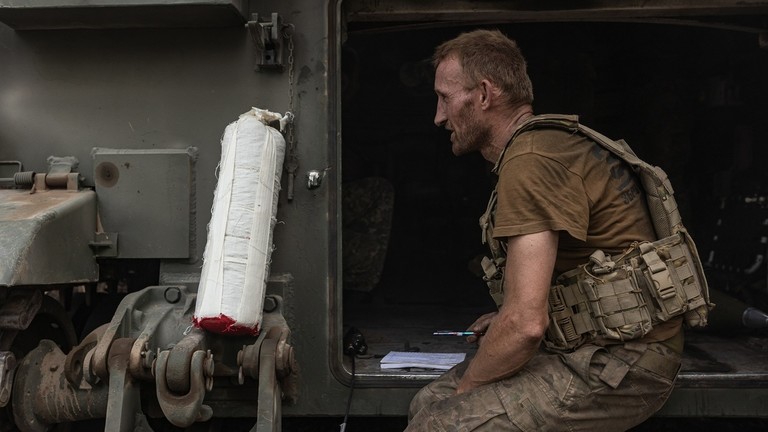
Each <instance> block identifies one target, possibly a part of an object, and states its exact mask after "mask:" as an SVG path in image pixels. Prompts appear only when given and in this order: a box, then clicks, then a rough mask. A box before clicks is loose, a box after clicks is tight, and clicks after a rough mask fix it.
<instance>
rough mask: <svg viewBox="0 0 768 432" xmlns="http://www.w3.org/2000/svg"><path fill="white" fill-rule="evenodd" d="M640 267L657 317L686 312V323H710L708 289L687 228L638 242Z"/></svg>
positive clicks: (665, 318) (655, 317)
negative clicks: (659, 238)
mask: <svg viewBox="0 0 768 432" xmlns="http://www.w3.org/2000/svg"><path fill="white" fill-rule="evenodd" d="M639 250H640V256H639V259H640V260H641V261H642V263H641V268H642V274H643V276H644V279H645V282H646V283H647V287H648V292H649V294H650V295H651V297H652V300H653V306H654V308H655V316H654V319H655V320H657V321H667V320H669V319H670V318H672V317H675V316H678V315H683V316H684V320H685V323H686V325H687V326H689V327H691V328H700V327H705V326H706V325H707V317H708V314H709V310H710V309H711V308H712V307H713V306H714V305H712V304H711V303H710V301H709V288H708V286H707V281H706V279H705V277H704V270H703V268H702V266H701V261H700V259H699V256H698V253H697V250H696V245H695V244H694V243H693V239H691V237H690V236H689V235H688V233H687V232H686V231H684V230H683V231H680V232H678V233H676V234H674V235H671V236H669V237H666V238H663V239H661V240H658V241H655V242H653V243H641V244H640V245H639Z"/></svg>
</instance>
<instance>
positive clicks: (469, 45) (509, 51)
mask: <svg viewBox="0 0 768 432" xmlns="http://www.w3.org/2000/svg"><path fill="white" fill-rule="evenodd" d="M450 57H453V58H455V59H456V60H458V63H459V65H460V66H461V69H462V72H463V74H464V85H465V87H466V88H467V89H472V88H474V87H475V86H477V85H478V84H479V83H480V82H481V81H482V80H484V79H487V80H489V81H491V82H492V83H493V84H495V85H496V86H497V87H499V88H500V89H501V90H502V91H503V95H504V98H505V101H506V103H507V104H508V105H509V106H510V107H516V106H518V105H522V104H531V103H533V85H532V84H531V79H530V78H529V77H528V72H527V71H526V63H525V58H524V57H523V54H522V52H521V51H520V48H519V47H518V46H517V43H516V42H515V41H513V40H511V39H509V38H508V37H506V36H505V35H504V34H502V33H501V32H500V31H498V30H475V31H471V32H467V33H462V34H461V35H459V36H457V37H456V38H454V39H451V40H449V41H447V42H444V43H443V44H441V45H440V46H438V47H437V49H435V53H434V55H433V56H432V63H433V65H434V66H435V67H436V68H437V67H438V66H439V65H440V63H441V62H443V61H444V60H446V59H447V58H450Z"/></svg>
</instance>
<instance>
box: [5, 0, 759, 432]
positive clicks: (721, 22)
mask: <svg viewBox="0 0 768 432" xmlns="http://www.w3.org/2000/svg"><path fill="white" fill-rule="evenodd" d="M474 28H499V29H501V30H502V31H504V32H505V33H506V34H508V35H509V36H510V37H512V38H514V39H516V40H517V41H518V43H519V44H520V46H521V48H522V50H523V53H524V54H525V55H526V57H527V59H528V66H529V72H530V75H531V76H532V79H533V82H534V89H535V95H536V101H535V103H534V105H535V110H536V112H538V113H547V112H550V113H567V114H578V115H580V118H581V121H582V122H583V123H585V124H587V125H589V126H591V127H594V128H596V129H598V130H600V131H602V132H603V133H605V134H606V135H608V136H611V137H613V138H624V139H626V140H627V141H628V142H629V143H630V145H632V146H633V148H634V149H635V151H636V152H637V153H638V154H639V155H640V156H641V157H642V158H643V159H645V160H647V161H648V162H650V163H653V164H656V165H659V166H662V167H664V169H665V170H666V171H667V172H668V173H669V174H670V177H671V179H672V184H673V185H674V186H675V188H676V197H677V199H678V202H679V204H680V206H681V209H682V212H683V216H684V218H685V221H686V225H687V226H688V228H689V230H690V231H691V233H692V234H693V236H694V238H695V239H696V240H697V242H698V244H699V250H700V253H701V254H702V256H703V258H704V261H705V267H706V271H707V272H708V279H709V283H710V287H711V290H712V295H713V297H714V302H715V303H717V304H718V306H717V308H716V309H715V311H713V312H712V315H711V325H710V328H709V329H708V330H706V331H696V332H693V331H689V332H688V333H687V342H686V353H685V360H684V364H683V368H682V370H681V372H680V375H679V379H678V381H677V385H676V388H675V391H674V393H673V394H672V396H671V398H670V400H669V402H668V403H667V404H666V406H665V407H664V409H663V410H662V411H661V412H660V413H659V414H658V415H659V416H669V417H764V416H766V413H767V412H766V410H765V407H766V406H768V333H766V330H765V328H766V325H767V323H766V320H765V314H764V313H762V312H761V311H765V310H768V279H767V278H768V276H767V272H766V265H767V264H766V262H767V261H766V253H767V252H768V251H767V250H766V248H767V247H768V240H766V239H768V228H767V227H768V178H767V176H768V175H767V174H766V170H765V166H766V162H768V147H767V146H766V145H765V142H766V141H767V140H768V129H766V127H765V123H764V121H765V118H766V116H767V115H768V50H767V48H768V1H765V0H754V1H750V2H742V1H735V0H707V1H703V0H677V1H663V0H659V1H634V0H616V1H607V0H597V1H591V2H580V3H574V2H568V1H550V2H534V1H493V0H487V1H478V2H465V1H453V0H447V1H446V0H441V1H433V0H420V1H411V0H344V1H334V0H329V1H309V0H281V1H275V0H250V1H247V0H243V1H238V0H109V1H107V0H56V1H54V0H39V1H25V0H0V161H2V162H0V170H1V171H0V183H1V185H0V186H1V189H0V405H1V406H2V407H3V408H2V415H1V419H0V424H2V428H3V430H21V431H44V430H49V429H52V428H59V429H61V428H67V427H71V428H73V430H85V429H80V428H81V427H82V428H84V427H85V426H84V425H85V424H92V422H97V426H96V427H97V429H98V428H102V429H103V430H108V431H117V430H120V431H131V430H142V431H148V430H220V429H223V428H225V427H229V426H228V425H229V424H232V423H228V422H230V421H231V422H239V423H238V424H245V425H247V427H246V429H245V430H248V429H250V430H256V431H277V430H280V429H281V424H282V420H281V419H282V418H304V417H321V416H337V417H340V416H343V415H345V414H349V415H351V416H403V415H405V414H406V412H407V407H408V403H409V401H410V399H411V397H412V396H413V394H414V393H415V392H416V390H417V389H418V388H420V387H421V386H423V385H424V384H426V383H428V382H429V381H430V380H432V379H434V378H435V376H437V374H438V373H439V372H436V371H433V370H428V369H418V368H410V369H382V368H381V367H380V365H379V362H380V360H381V358H382V356H383V355H385V354H387V353H388V352H390V351H421V352H438V353H439V352H463V353H467V354H468V355H472V353H473V349H474V348H473V346H472V345H469V344H467V343H465V341H464V340H463V338H458V337H445V336H433V334H432V333H433V331H435V330H463V329H465V328H466V327H467V326H468V325H469V324H471V323H472V322H473V320H474V318H475V317H476V316H478V315H480V314H481V313H484V312H487V311H490V310H491V309H492V308H493V303H492V302H491V300H490V297H488V295H487V290H486V288H485V285H484V283H483V281H482V280H481V279H480V278H479V277H478V276H476V275H475V273H476V270H477V262H478V261H477V257H478V256H480V255H481V254H483V253H484V250H483V246H482V245H481V242H480V230H479V228H478V226H477V218H478V217H479V216H480V215H481V214H482V212H483V211H484V209H485V204H486V199H487V196H488V193H489V192H490V190H491V188H492V184H493V181H494V180H493V175H492V174H491V173H490V169H489V168H490V167H489V166H488V165H487V164H486V163H485V162H484V161H483V160H481V159H480V158H479V156H477V155H475V156H466V157H461V158H456V157H454V156H453V155H452V154H451V152H450V148H449V147H450V146H449V140H448V137H447V135H446V133H445V131H442V130H440V129H439V128H437V127H435V126H434V124H433V116H434V105H435V101H436V98H435V96H434V93H433V90H432V81H431V80H432V71H431V65H430V56H431V53H432V50H433V48H434V47H435V46H436V45H437V44H439V43H440V42H442V41H444V40H447V39H449V38H451V37H453V36H455V35H457V34H458V33H460V32H462V31H465V30H469V29H474ZM251 107H258V108H263V109H268V110H271V111H274V112H278V113H285V112H291V113H292V114H293V115H294V120H293V124H292V126H289V128H288V129H287V131H286V133H285V141H286V155H285V165H284V172H283V174H282V182H281V184H282V191H281V192H280V198H279V205H278V210H277V220H278V223H277V224H276V225H275V228H274V238H273V243H274V251H273V253H272V257H271V265H270V276H269V282H268V284H267V288H266V292H265V298H264V312H263V323H262V329H261V332H260V333H259V334H258V335H255V336H227V335H219V334H215V333H210V332H206V331H203V330H200V329H198V328H196V327H195V326H194V325H193V323H192V315H193V312H194V307H195V301H196V295H197V289H198V284H199V281H200V274H201V267H202V265H203V260H202V255H203V251H204V249H205V246H206V238H207V228H208V224H209V220H210V209H211V208H212V206H213V197H214V189H215V187H216V183H217V166H218V163H219V160H220V156H221V138H222V133H223V131H224V128H225V127H226V126H227V125H228V124H229V123H231V122H233V121H234V120H236V119H237V118H238V116H239V115H240V114H242V113H244V112H247V111H248V110H250V109H251ZM369 179H377V180H376V182H375V184H378V185H385V186H383V187H380V188H378V189H377V188H374V189H367V187H371V185H372V184H373V183H370V180H369ZM366 181H368V183H366ZM360 185H363V187H362V189H360ZM366 185H367V186H366ZM356 188H357V189H356ZM355 190H356V191H357V192H356V195H354V194H352V193H351V192H352V191H355ZM348 196H349V197H348ZM345 197H347V198H346V200H345V199H344V198H345ZM345 203H346V204H345ZM386 203H393V204H391V205H389V204H387V205H384V204H386ZM349 204H354V205H356V206H357V207H361V208H362V210H363V213H364V214H373V215H374V216H372V217H371V218H369V219H366V217H362V218H361V219H355V217H352V216H348V217H343V216H344V215H345V212H347V205H349ZM370 220H376V221H378V222H376V223H375V224H374V225H376V224H377V225H376V227H375V229H373V231H370V230H369V229H371V227H370V226H369V225H367V223H368V222H370ZM377 230H378V231H377ZM369 234H370V235H369ZM356 235H357V236H358V237H354V236H356ZM366 236H367V237H366ZM353 237H354V238H356V239H357V241H358V243H355V242H351V241H350V240H352V239H353ZM382 238H383V239H384V240H383V241H382ZM366 242H367V243H366ZM345 252H346V253H345ZM366 254H369V255H370V256H367V255H366ZM369 258H370V259H369ZM366 262H367V263H368V264H367V265H369V269H368V270H369V271H368V273H366V272H365V271H363V272H362V273H354V272H352V270H353V267H354V266H358V265H361V266H362V267H363V270H365V266H366ZM361 263H362V264H361ZM379 269H380V270H381V271H380V274H379ZM360 274H363V275H368V276H367V278H368V279H367V280H366V277H360ZM353 281H354V282H355V283H352V282H353ZM345 336H346V337H345ZM352 390H354V392H353V391H352ZM350 396H351V398H350ZM232 419H234V420H232ZM89 422H91V423H89ZM99 422H100V423H99ZM81 425H83V426H81Z"/></svg>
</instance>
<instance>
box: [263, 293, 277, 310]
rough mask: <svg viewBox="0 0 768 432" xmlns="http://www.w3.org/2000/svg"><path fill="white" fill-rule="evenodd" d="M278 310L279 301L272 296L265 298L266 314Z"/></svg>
mask: <svg viewBox="0 0 768 432" xmlns="http://www.w3.org/2000/svg"><path fill="white" fill-rule="evenodd" d="M275 309H277V300H275V298H274V297H272V296H266V297H264V312H274V311H275Z"/></svg>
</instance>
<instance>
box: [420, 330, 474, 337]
mask: <svg viewBox="0 0 768 432" xmlns="http://www.w3.org/2000/svg"><path fill="white" fill-rule="evenodd" d="M484 334H485V332H476V331H452V330H438V331H436V332H433V333H432V336H482V335H484Z"/></svg>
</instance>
